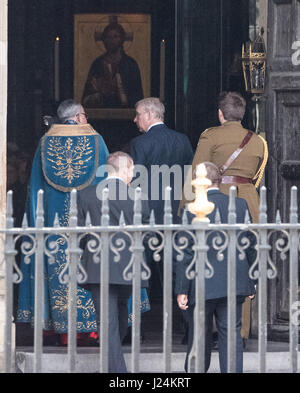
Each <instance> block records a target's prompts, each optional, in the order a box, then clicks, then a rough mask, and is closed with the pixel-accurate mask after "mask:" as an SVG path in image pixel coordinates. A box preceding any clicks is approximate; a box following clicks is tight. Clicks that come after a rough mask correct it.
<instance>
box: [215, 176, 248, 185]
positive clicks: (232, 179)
mask: <svg viewBox="0 0 300 393" xmlns="http://www.w3.org/2000/svg"><path fill="white" fill-rule="evenodd" d="M221 183H222V184H233V183H237V184H246V183H252V180H251V179H249V178H248V177H242V176H222V180H221Z"/></svg>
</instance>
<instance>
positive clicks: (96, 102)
mask: <svg viewBox="0 0 300 393" xmlns="http://www.w3.org/2000/svg"><path fill="white" fill-rule="evenodd" d="M120 26H121V27H120ZM119 37H121V38H119ZM119 40H120V41H121V44H120V41H119ZM116 41H117V42H118V43H116ZM119 44H120V45H122V47H121V49H120V50H119V52H118V54H117V51H118V48H116V45H119ZM120 53H121V54H120ZM150 95H151V16H150V15H149V14H121V13H119V14H116V13H115V14H114V13H105V14H77V15H74V98H75V100H77V101H79V102H81V103H82V105H83V106H84V108H85V110H86V112H87V113H88V115H89V118H92V119H93V118H94V119H132V118H133V117H134V113H135V110H134V104H135V102H136V101H138V100H139V99H141V98H143V97H149V96H150Z"/></svg>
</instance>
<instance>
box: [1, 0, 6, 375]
mask: <svg viewBox="0 0 300 393" xmlns="http://www.w3.org/2000/svg"><path fill="white" fill-rule="evenodd" d="M7 4H8V0H0V86H1V89H0V141H1V143H0V178H1V182H0V228H4V227H5V211H6V118H7V88H6V87H7V9H8V5H7ZM0 236H1V235H0ZM3 238H4V237H2V239H0V371H3V355H4V315H5V281H4V278H5V273H4V263H1V262H3V255H4V243H3Z"/></svg>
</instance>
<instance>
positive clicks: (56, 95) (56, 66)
mask: <svg viewBox="0 0 300 393" xmlns="http://www.w3.org/2000/svg"><path fill="white" fill-rule="evenodd" d="M54 98H55V101H56V102H58V101H59V37H56V39H55V45H54Z"/></svg>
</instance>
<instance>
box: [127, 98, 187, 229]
mask: <svg viewBox="0 0 300 393" xmlns="http://www.w3.org/2000/svg"><path fill="white" fill-rule="evenodd" d="M135 108H136V116H135V118H134V122H135V123H136V125H137V127H138V128H139V130H140V131H141V132H142V135H140V136H138V137H136V138H134V139H133V140H132V141H131V143H130V155H131V156H132V158H133V161H134V165H135V166H137V165H143V166H144V167H145V168H146V169H147V172H148V182H147V184H145V186H146V187H147V188H148V189H147V191H148V192H147V194H148V197H149V207H150V209H151V210H152V209H153V210H154V214H155V222H156V223H158V224H162V223H163V214H164V191H165V187H166V186H168V185H170V186H171V187H172V195H171V202H172V213H173V222H174V223H175V222H178V219H179V218H178V216H177V210H178V206H179V202H180V199H181V191H182V188H180V187H181V185H183V184H184V177H185V176H184V169H186V171H187V169H188V168H187V166H188V165H190V164H191V163H192V161H193V156H194V152H193V149H192V146H191V143H190V141H189V139H188V137H187V136H186V135H185V134H182V133H180V132H176V131H174V130H171V129H170V128H168V127H167V126H166V125H165V124H164V122H163V121H164V113H165V107H164V105H163V103H161V102H160V100H159V99H158V98H155V97H149V98H145V99H143V100H141V101H138V102H137V103H136V105H135ZM161 166H164V167H161ZM185 166H186V168H184V167H185ZM160 167H161V168H160ZM172 167H173V168H172ZM168 170H171V171H170V172H172V173H171V174H170V173H169V172H168ZM141 180H143V179H141ZM142 188H143V187H142ZM145 193H146V192H145Z"/></svg>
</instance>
